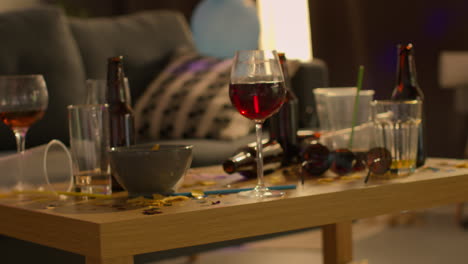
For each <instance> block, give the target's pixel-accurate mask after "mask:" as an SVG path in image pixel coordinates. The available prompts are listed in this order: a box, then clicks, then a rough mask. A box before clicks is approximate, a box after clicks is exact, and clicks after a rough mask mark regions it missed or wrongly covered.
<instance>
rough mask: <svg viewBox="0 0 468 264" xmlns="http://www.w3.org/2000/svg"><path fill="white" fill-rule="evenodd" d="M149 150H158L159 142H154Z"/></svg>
mask: <svg viewBox="0 0 468 264" xmlns="http://www.w3.org/2000/svg"><path fill="white" fill-rule="evenodd" d="M151 150H159V144H154V145H153V147H152V148H151Z"/></svg>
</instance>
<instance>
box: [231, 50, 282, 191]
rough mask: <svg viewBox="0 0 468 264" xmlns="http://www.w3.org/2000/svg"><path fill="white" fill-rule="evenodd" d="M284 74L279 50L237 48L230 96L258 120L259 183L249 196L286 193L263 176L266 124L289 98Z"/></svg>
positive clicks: (245, 113) (257, 159)
mask: <svg viewBox="0 0 468 264" xmlns="http://www.w3.org/2000/svg"><path fill="white" fill-rule="evenodd" d="M285 96H286V88H285V86H284V77H283V72H282V70H281V65H280V63H279V59H278V54H277V53H276V51H267V50H245V51H237V52H236V54H235V56H234V61H233V65H232V68H231V82H230V84H229V97H230V98H231V102H232V104H233V105H234V106H235V107H236V108H237V110H238V111H239V113H240V114H241V115H243V116H245V117H246V118H249V119H251V120H253V121H254V122H255V131H256V136H257V144H256V156H257V158H256V161H257V185H256V186H255V188H254V189H253V190H252V191H246V192H241V193H239V194H240V195H241V196H245V197H256V198H263V197H278V196H282V195H284V193H283V192H280V191H273V190H269V189H268V188H267V187H266V185H265V181H264V179H263V157H262V143H261V141H262V125H263V122H264V121H265V120H266V119H267V118H269V117H270V116H272V115H273V114H274V113H276V112H277V111H278V110H279V109H280V108H281V106H282V105H283V102H284V100H285Z"/></svg>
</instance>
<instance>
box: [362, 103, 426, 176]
mask: <svg viewBox="0 0 468 264" xmlns="http://www.w3.org/2000/svg"><path fill="white" fill-rule="evenodd" d="M371 115H372V121H373V123H374V131H375V141H376V145H377V147H383V148H386V149H388V150H389V151H390V153H391V156H392V164H391V167H390V172H391V173H393V174H397V175H408V174H411V173H413V172H414V170H415V169H416V158H417V151H418V129H419V126H420V125H421V115H422V102H421V101H418V100H414V101H390V100H375V101H373V102H372V103H371Z"/></svg>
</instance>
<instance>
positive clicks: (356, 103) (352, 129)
mask: <svg viewBox="0 0 468 264" xmlns="http://www.w3.org/2000/svg"><path fill="white" fill-rule="evenodd" d="M363 76H364V66H363V65H361V66H359V73H358V81H357V91H356V97H355V98H354V110H353V123H352V124H351V136H350V137H349V144H348V148H349V149H350V150H352V149H353V137H354V127H355V126H356V121H357V114H358V113H357V112H358V105H359V92H360V91H361V87H362V78H363Z"/></svg>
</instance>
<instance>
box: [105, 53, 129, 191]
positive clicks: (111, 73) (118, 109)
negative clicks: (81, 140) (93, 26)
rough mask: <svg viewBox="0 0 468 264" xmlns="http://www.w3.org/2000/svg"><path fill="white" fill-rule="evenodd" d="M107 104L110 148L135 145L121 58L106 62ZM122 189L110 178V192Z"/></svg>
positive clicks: (113, 58) (113, 178) (110, 59)
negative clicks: (126, 99)
mask: <svg viewBox="0 0 468 264" xmlns="http://www.w3.org/2000/svg"><path fill="white" fill-rule="evenodd" d="M107 104H108V105H109V124H110V129H109V131H110V146H111V147H121V146H130V145H134V144H135V123H134V115H133V110H132V108H131V106H130V105H129V104H128V103H127V102H126V101H125V74H124V69H123V57H122V56H117V57H112V58H109V59H108V61H107ZM122 190H123V188H122V187H121V186H120V185H119V184H118V182H117V181H116V180H115V177H114V176H113V177H112V191H113V192H114V191H122Z"/></svg>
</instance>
